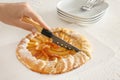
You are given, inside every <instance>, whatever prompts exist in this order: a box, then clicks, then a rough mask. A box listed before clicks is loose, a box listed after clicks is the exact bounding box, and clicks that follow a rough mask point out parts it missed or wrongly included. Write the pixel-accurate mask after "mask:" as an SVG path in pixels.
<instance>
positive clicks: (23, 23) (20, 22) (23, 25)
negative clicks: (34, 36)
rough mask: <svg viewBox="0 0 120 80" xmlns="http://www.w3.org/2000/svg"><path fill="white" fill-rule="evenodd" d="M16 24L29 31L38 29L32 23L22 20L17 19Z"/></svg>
mask: <svg viewBox="0 0 120 80" xmlns="http://www.w3.org/2000/svg"><path fill="white" fill-rule="evenodd" d="M15 26H18V27H20V28H22V29H25V30H28V31H32V32H35V31H37V30H36V29H35V27H34V26H33V25H31V24H29V23H25V22H23V21H21V20H19V21H16V25H15Z"/></svg>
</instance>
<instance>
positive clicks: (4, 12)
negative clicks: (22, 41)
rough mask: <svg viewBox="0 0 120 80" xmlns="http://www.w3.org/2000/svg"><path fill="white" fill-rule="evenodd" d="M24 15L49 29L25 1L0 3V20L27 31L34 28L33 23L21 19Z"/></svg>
mask: <svg viewBox="0 0 120 80" xmlns="http://www.w3.org/2000/svg"><path fill="white" fill-rule="evenodd" d="M24 16H27V17H30V18H32V19H33V20H34V21H36V22H38V23H39V24H40V25H41V26H42V27H44V28H46V29H49V30H50V28H49V27H48V26H47V25H46V24H45V22H44V21H43V20H42V18H41V17H40V16H39V15H37V14H36V13H35V12H34V11H33V10H32V9H31V7H30V6H29V5H28V4H27V3H24V2H21V3H0V21H2V22H4V23H6V24H9V25H13V26H17V27H20V28H23V29H25V30H29V31H32V30H36V28H35V27H34V26H33V25H31V24H29V23H25V22H23V21H22V20H21V19H22V18H23V17H24Z"/></svg>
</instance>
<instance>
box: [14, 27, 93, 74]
mask: <svg viewBox="0 0 120 80" xmlns="http://www.w3.org/2000/svg"><path fill="white" fill-rule="evenodd" d="M53 34H54V35H56V36H58V37H59V38H61V39H63V40H65V41H66V42H68V43H70V44H72V45H73V46H75V47H77V48H79V49H80V50H81V51H80V52H75V51H74V50H68V49H65V48H63V47H61V46H58V45H56V44H54V43H52V39H50V38H48V37H46V36H44V35H42V34H41V33H38V32H36V33H31V34H28V35H27V36H26V37H25V38H24V39H22V40H21V41H20V43H19V44H18V46H17V50H16V55H17V58H18V59H19V60H20V62H22V63H23V64H24V65H25V66H26V67H28V68H29V69H31V70H33V71H35V72H39V73H42V74H60V73H64V72H68V71H71V70H73V69H75V68H78V67H80V66H81V65H83V64H84V63H86V62H87V61H88V60H89V59H90V58H91V56H90V53H91V47H90V44H89V42H88V41H87V39H86V38H84V37H83V36H82V35H80V34H76V33H75V32H73V31H70V30H68V29H65V28H55V29H53Z"/></svg>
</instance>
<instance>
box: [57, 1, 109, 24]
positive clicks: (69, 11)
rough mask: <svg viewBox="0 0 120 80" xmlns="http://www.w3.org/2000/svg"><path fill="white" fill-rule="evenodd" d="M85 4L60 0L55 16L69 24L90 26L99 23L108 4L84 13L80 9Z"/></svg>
mask: <svg viewBox="0 0 120 80" xmlns="http://www.w3.org/2000/svg"><path fill="white" fill-rule="evenodd" d="M85 3H86V1H85V0H61V1H60V2H59V3H58V4H57V14H58V16H59V18H61V19H62V20H65V21H68V22H71V23H80V24H92V23H95V22H97V21H99V20H100V19H101V18H102V16H103V15H104V13H105V11H106V9H107V8H108V4H107V3H106V2H103V3H101V4H99V5H97V6H95V7H93V8H92V9H91V10H89V11H84V10H82V9H81V7H82V6H83V5H84V4H85Z"/></svg>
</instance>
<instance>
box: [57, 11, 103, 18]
mask: <svg viewBox="0 0 120 80" xmlns="http://www.w3.org/2000/svg"><path fill="white" fill-rule="evenodd" d="M57 12H59V13H62V14H64V15H66V16H69V17H72V18H75V19H81V20H89V19H94V18H96V17H99V16H100V15H102V14H104V13H105V11H103V12H101V13H100V14H98V15H95V16H93V17H89V18H82V17H77V16H74V15H69V14H67V13H65V12H63V11H61V10H60V9H57Z"/></svg>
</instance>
